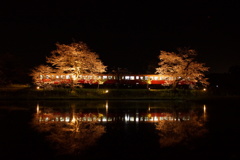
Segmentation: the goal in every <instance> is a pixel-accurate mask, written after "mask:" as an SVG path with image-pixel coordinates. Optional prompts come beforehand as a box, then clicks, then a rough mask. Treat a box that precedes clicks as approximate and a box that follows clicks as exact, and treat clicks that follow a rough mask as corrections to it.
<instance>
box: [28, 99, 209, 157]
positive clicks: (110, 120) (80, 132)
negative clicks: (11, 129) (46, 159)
mask: <svg viewBox="0 0 240 160" xmlns="http://www.w3.org/2000/svg"><path fill="white" fill-rule="evenodd" d="M89 103H90V102H88V103H84V104H80V106H78V105H79V104H77V103H69V104H68V106H70V107H68V108H67V109H66V106H65V107H54V106H52V107H46V106H45V105H39V104H38V105H37V108H36V114H35V116H34V119H33V125H34V127H35V128H36V129H37V130H38V131H39V132H43V133H45V134H47V139H48V140H49V141H50V142H51V144H52V145H53V146H54V148H56V149H57V150H58V151H59V153H61V154H79V153H81V152H82V151H84V150H85V149H87V148H89V147H91V146H93V145H95V144H96V142H97V140H98V139H99V138H100V137H101V136H102V135H103V134H104V133H105V132H107V130H106V128H105V127H106V126H107V125H106V124H108V126H109V125H112V124H113V125H114V123H115V122H123V123H124V124H125V125H128V124H129V123H132V124H136V125H138V124H139V123H141V124H142V123H146V124H154V125H155V127H156V130H157V131H158V133H159V137H160V145H161V147H168V146H175V145H178V144H186V143H189V142H191V141H192V140H195V139H197V138H200V137H201V136H204V135H205V133H207V129H206V128H205V122H206V117H207V116H206V105H204V106H203V109H202V108H201V109H200V110H199V108H198V107H195V108H194V107H193V108H192V107H189V106H188V107H184V106H185V104H184V105H182V104H177V105H172V104H170V105H165V104H162V103H154V102H151V103H150V102H149V103H143V102H136V103H135V102H132V103H130V102H128V103H126V102H116V103H115V102H111V101H104V102H99V103H97V102H92V103H93V104H89ZM117 124H119V123H117ZM131 126H132V125H131ZM112 128H114V127H112Z"/></svg>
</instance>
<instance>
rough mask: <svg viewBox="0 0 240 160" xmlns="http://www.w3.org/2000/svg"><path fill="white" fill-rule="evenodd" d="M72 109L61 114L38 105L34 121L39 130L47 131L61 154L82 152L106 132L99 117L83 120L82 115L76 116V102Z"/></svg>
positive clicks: (50, 139) (54, 146) (48, 136)
mask: <svg viewBox="0 0 240 160" xmlns="http://www.w3.org/2000/svg"><path fill="white" fill-rule="evenodd" d="M71 110H72V112H71V113H68V114H65V115H61V113H54V111H52V110H51V109H50V108H46V109H45V111H42V110H40V107H39V105H37V113H36V114H35V117H34V120H33V123H32V124H33V126H34V128H36V129H37V130H38V131H39V132H43V133H47V139H48V140H49V141H50V142H51V145H52V147H53V148H54V149H57V151H58V153H59V154H80V153H81V152H82V151H83V150H85V149H87V148H89V147H90V146H93V145H94V144H95V142H96V141H97V139H99V137H101V136H102V134H103V133H105V128H104V126H102V125H99V124H98V121H97V120H98V118H99V117H94V118H92V120H91V121H82V119H81V117H78V116H76V113H75V106H74V104H73V105H72V106H71Z"/></svg>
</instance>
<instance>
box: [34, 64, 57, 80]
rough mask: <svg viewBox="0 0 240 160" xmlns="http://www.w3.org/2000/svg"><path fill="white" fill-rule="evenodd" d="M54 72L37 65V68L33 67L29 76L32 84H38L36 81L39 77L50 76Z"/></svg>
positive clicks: (51, 69) (45, 66)
mask: <svg viewBox="0 0 240 160" xmlns="http://www.w3.org/2000/svg"><path fill="white" fill-rule="evenodd" d="M53 72H54V69H53V68H51V67H50V66H47V65H39V66H38V67H35V68H34V69H33V70H32V72H31V74H30V76H32V78H33V82H34V83H36V84H37V83H38V80H39V79H41V77H40V76H41V75H47V74H52V73H53Z"/></svg>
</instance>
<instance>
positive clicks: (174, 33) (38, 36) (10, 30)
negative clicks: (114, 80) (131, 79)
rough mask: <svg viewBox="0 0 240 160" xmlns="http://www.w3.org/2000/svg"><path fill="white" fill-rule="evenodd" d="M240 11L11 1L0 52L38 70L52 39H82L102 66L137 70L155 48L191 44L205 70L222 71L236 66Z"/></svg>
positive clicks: (220, 6)
mask: <svg viewBox="0 0 240 160" xmlns="http://www.w3.org/2000/svg"><path fill="white" fill-rule="evenodd" d="M239 8H240V2H239V1H238V0H226V1H208V0H192V1H184V0H182V1H172V0H166V1H150V0H148V1H146V0H145V1H141V0H138V1H130V0H129V1H117V0H112V1H110V2H107V1H104V0H85V1H81V0H78V1H71V0H69V1H59V0H53V1H51V2H50V0H49V1H44V0H25V1H19V0H15V1H12V0H8V1H7V2H2V4H1V5H0V39H1V43H0V54H3V53H12V54H15V55H17V56H19V57H21V58H23V59H24V62H23V63H25V64H29V65H30V66H31V65H38V64H42V63H44V62H45V57H46V56H49V55H50V52H51V51H52V50H54V49H55V43H56V42H59V43H64V44H69V43H71V42H73V41H75V42H77V41H82V42H85V43H86V44H87V45H88V46H89V48H90V49H91V50H92V51H94V52H96V53H98V54H99V56H100V59H101V60H102V61H103V63H104V64H105V65H107V66H110V67H121V68H127V69H129V70H130V71H132V72H134V73H139V72H144V71H145V70H146V69H147V66H148V64H151V63H154V62H155V63H156V62H158V61H159V60H158V55H159V53H160V50H165V51H176V49H177V48H179V47H190V48H192V49H195V50H196V51H197V52H198V61H199V62H204V63H206V66H208V67H210V72H214V73H216V72H217V73H223V72H227V71H228V69H229V67H231V66H234V65H240V56H239V44H240V37H239V36H240V17H239V15H238V12H240V11H239ZM155 63H154V64H155Z"/></svg>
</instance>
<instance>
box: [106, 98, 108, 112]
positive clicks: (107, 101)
mask: <svg viewBox="0 0 240 160" xmlns="http://www.w3.org/2000/svg"><path fill="white" fill-rule="evenodd" d="M106 113H108V101H106Z"/></svg>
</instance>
